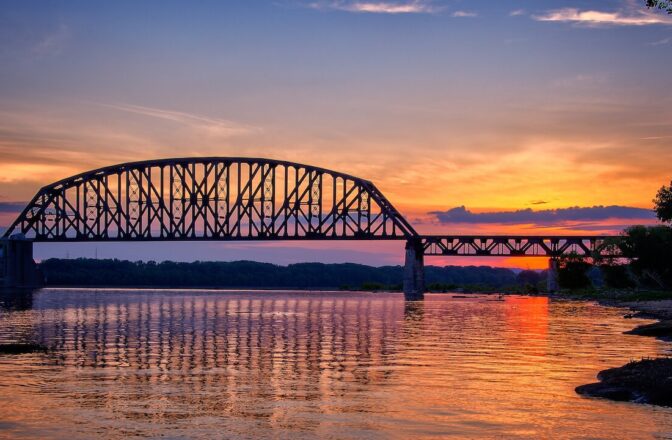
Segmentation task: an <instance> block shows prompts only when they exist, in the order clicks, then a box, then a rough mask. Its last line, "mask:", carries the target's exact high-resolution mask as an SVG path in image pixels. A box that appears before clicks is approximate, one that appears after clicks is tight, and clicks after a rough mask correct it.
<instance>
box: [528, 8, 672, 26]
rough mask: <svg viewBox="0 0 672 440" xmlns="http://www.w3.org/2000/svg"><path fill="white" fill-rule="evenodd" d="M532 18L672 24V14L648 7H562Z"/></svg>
mask: <svg viewBox="0 0 672 440" xmlns="http://www.w3.org/2000/svg"><path fill="white" fill-rule="evenodd" d="M532 18H533V19H534V20H537V21H554V22H565V23H574V24H582V25H587V26H647V25H655V24H662V25H672V15H665V14H661V13H658V12H653V11H649V10H646V9H633V10H627V11H615V12H605V11H595V10H585V11H581V10H579V9H576V8H562V9H554V10H550V11H547V12H545V13H543V14H540V15H533V16H532Z"/></svg>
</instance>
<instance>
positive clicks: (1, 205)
mask: <svg viewBox="0 0 672 440" xmlns="http://www.w3.org/2000/svg"><path fill="white" fill-rule="evenodd" d="M26 205H28V202H0V213H8V212H9V213H16V212H21V211H23V208H25V207H26Z"/></svg>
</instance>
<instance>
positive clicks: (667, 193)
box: [653, 182, 672, 223]
mask: <svg viewBox="0 0 672 440" xmlns="http://www.w3.org/2000/svg"><path fill="white" fill-rule="evenodd" d="M653 203H654V206H655V208H654V209H655V211H656V216H658V218H659V219H660V221H662V222H666V223H667V222H672V182H670V185H669V186H665V185H663V186H661V187H660V189H659V190H658V193H657V194H656V198H655V199H653Z"/></svg>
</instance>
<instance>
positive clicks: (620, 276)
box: [600, 264, 635, 289]
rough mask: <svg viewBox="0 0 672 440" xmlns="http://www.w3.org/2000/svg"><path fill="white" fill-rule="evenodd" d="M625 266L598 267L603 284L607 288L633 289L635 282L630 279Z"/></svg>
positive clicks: (604, 265)
mask: <svg viewBox="0 0 672 440" xmlns="http://www.w3.org/2000/svg"><path fill="white" fill-rule="evenodd" d="M628 267H629V266H628V265H627V264H603V265H601V266H600V270H601V271H602V276H603V277H604V283H605V284H606V285H607V287H613V288H616V289H625V288H629V287H635V282H634V281H633V280H632V278H630V271H629V270H628Z"/></svg>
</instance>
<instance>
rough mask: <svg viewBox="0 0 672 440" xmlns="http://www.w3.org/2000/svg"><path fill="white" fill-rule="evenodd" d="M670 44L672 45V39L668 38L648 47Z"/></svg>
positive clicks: (652, 43) (654, 42)
mask: <svg viewBox="0 0 672 440" xmlns="http://www.w3.org/2000/svg"><path fill="white" fill-rule="evenodd" d="M670 43H672V37H667V38H663V39H662V40H658V41H653V42H651V43H648V45H649V46H662V45H664V44H670Z"/></svg>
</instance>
